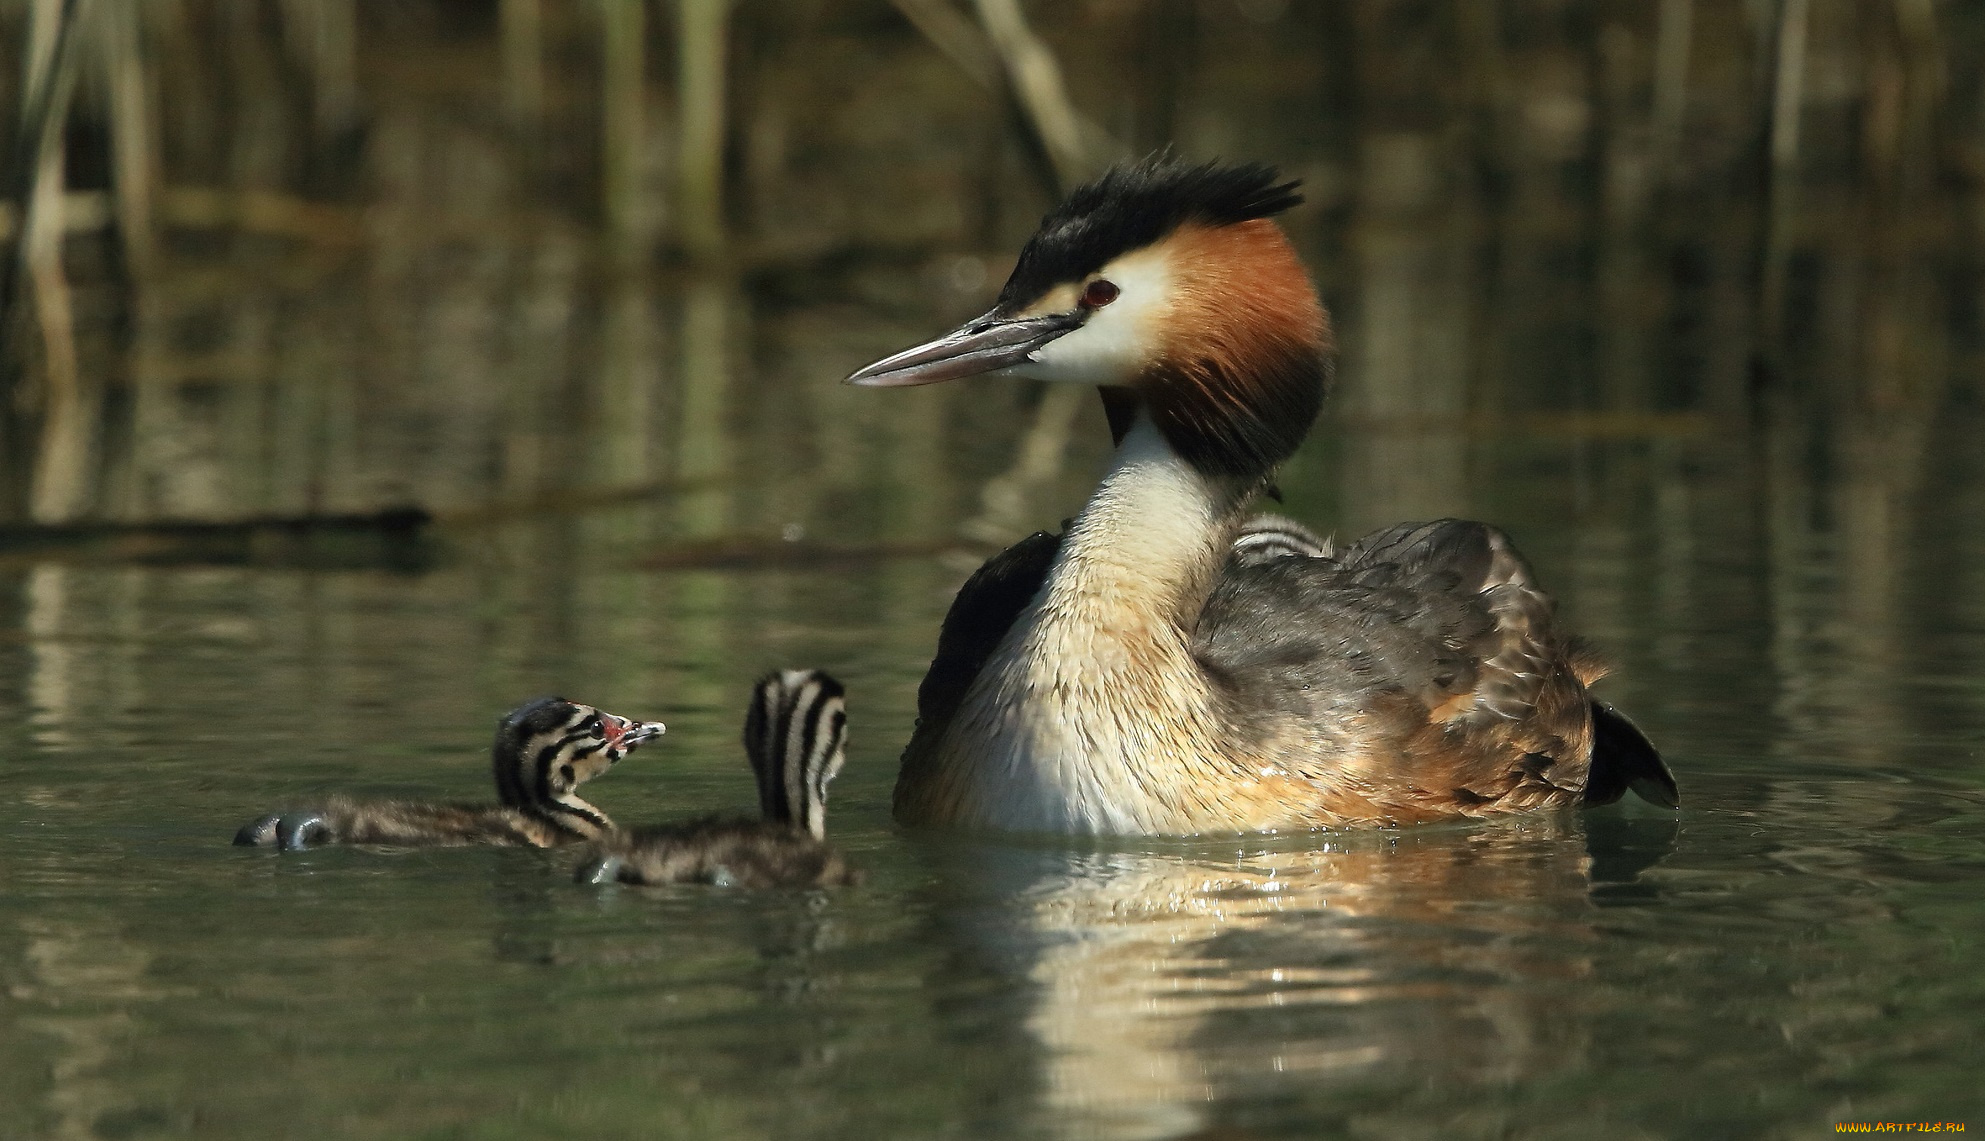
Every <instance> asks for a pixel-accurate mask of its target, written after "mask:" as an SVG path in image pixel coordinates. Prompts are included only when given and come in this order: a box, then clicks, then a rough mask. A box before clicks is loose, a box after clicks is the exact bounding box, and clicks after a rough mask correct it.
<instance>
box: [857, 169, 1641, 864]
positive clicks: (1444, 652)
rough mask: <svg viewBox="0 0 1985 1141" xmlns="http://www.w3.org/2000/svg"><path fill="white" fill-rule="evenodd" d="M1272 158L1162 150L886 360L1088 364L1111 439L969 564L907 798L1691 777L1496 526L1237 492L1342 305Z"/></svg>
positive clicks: (987, 809) (984, 810)
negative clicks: (1295, 221)
mask: <svg viewBox="0 0 1985 1141" xmlns="http://www.w3.org/2000/svg"><path fill="white" fill-rule="evenodd" d="M1296 185H1297V184H1296V183H1294V182H1280V181H1278V180H1277V176H1276V172H1275V171H1274V169H1273V168H1271V167H1267V166H1262V165H1254V164H1250V165H1222V164H1217V163H1209V164H1207V165H1204V166H1192V165H1188V164H1185V163H1183V162H1180V161H1178V160H1176V159H1173V158H1171V157H1169V156H1165V155H1158V156H1153V157H1151V158H1148V159H1146V160H1144V161H1142V162H1139V163H1135V164H1131V165H1126V166H1120V167H1117V168H1115V169H1112V170H1111V171H1109V172H1108V173H1106V174H1104V175H1103V176H1102V177H1101V178H1099V179H1097V180H1096V181H1095V182H1092V183H1090V184H1088V185H1087V186H1084V187H1082V188H1080V189H1078V190H1076V191H1075V192H1074V193H1072V194H1070V195H1069V196H1068V198H1067V200H1066V201H1064V202H1063V203H1062V204H1061V205H1060V206H1058V207H1057V208H1056V209H1055V210H1054V211H1053V212H1052V213H1050V214H1049V215H1048V216H1047V217H1046V218H1045V219H1044V220H1043V221H1042V223H1041V227H1040V229H1039V230H1038V231H1037V232H1036V233H1035V234H1034V236H1033V237H1032V238H1031V239H1029V240H1028V242H1027V244H1026V246H1025V248H1023V249H1022V250H1021V251H1020V258H1019V261H1018V263H1017V264H1016V265H1015V266H1014V269H1013V274H1012V276H1011V277H1009V278H1008V279H1007V282H1006V286H1005V288H1004V289H1002V290H1001V292H1000V295H999V300H998V303H997V304H996V305H995V306H994V308H993V309H992V311H991V312H989V313H987V314H985V315H984V316H982V317H979V318H977V319H976V320H973V321H971V322H968V323H967V324H965V325H963V326H962V327H960V328H958V329H957V330H955V331H953V332H951V333H949V334H947V335H945V336H943V337H940V338H938V339H937V340H934V341H931V342H929V343H927V344H923V345H918V346H916V347H914V348H911V349H907V350H905V351H903V352H900V353H897V354H896V355H894V356H891V357H889V358H887V359H885V360H881V361H878V362H876V363H875V364H872V365H869V366H868V367H867V368H864V369H861V370H860V371H858V372H856V373H855V374H854V375H852V376H850V377H849V378H848V380H849V382H850V383H853V384H859V385H871V386H877V387H889V386H898V385H912V384H928V383H931V382H934V381H940V380H951V379H954V378H958V377H965V376H973V375H977V374H981V373H997V374H999V375H1004V376H1019V377H1030V378H1035V379H1040V380H1048V381H1063V382H1074V383H1080V384H1093V385H1097V386H1098V387H1099V388H1100V389H1101V391H1102V395H1103V403H1104V409H1105V411H1106V413H1107V414H1108V417H1109V421H1110V429H1111V433H1112V435H1113V436H1114V437H1115V439H1116V443H1117V449H1116V454H1115V457H1114V458H1113V460H1112V462H1111V465H1110V469H1109V471H1108V473H1107V474H1106V475H1105V476H1104V477H1103V480H1102V482H1101V484H1100V485H1099V486H1098V487H1097V489H1096V491H1095V492H1094V493H1093V494H1092V495H1091V496H1090V497H1089V501H1088V503H1087V504H1086V505H1084V507H1083V508H1082V511H1081V512H1080V513H1079V514H1078V515H1077V516H1076V518H1075V519H1074V521H1073V522H1072V523H1071V524H1070V526H1069V528H1068V530H1067V533H1066V534H1065V535H1059V536H1057V535H1047V534H1036V535H1034V536H1032V537H1030V538H1028V539H1024V540H1022V541H1021V542H1019V543H1017V544H1015V545H1014V546H1013V547H1011V548H1009V549H1008V550H1007V551H1005V552H1003V553H1002V554H1000V555H997V556H995V557H994V558H992V559H991V560H990V561H988V562H987V563H986V564H985V566H983V567H981V568H980V569H979V571H978V572H977V573H976V574H975V575H974V576H973V577H972V578H971V580H970V581H968V582H967V583H966V584H965V586H964V588H963V589H962V590H960V591H959V593H958V597H957V600H956V601H955V602H954V603H953V604H952V607H951V612H950V614H948V615H947V616H946V618H945V623H944V628H943V631H942V633H940V635H939V637H938V649H937V655H936V658H935V660H934V661H933V662H932V663H931V668H930V672H929V674H927V675H926V677H925V678H924V683H923V686H922V688H921V689H920V690H919V692H918V715H919V716H918V721H917V728H916V732H915V734H914V735H913V736H912V738H911V740H910V743H909V746H908V748H906V749H905V750H904V754H903V767H902V773H901V775H900V777H899V778H898V780H897V784H896V798H895V807H896V815H897V817H898V819H900V820H902V821H904V822H906V823H919V824H921V823H935V824H951V825H962V826H975V827H987V828H1004V829H1023V830H1036V831H1052V832H1072V833H1102V834H1140V833H1194V832H1226V831H1255V830H1270V829H1280V828H1309V827H1320V826H1330V825H1342V824H1366V823H1372V824H1379V823H1389V824H1404V823H1412V822H1419V821H1429V820H1440V819H1450V818H1458V817H1480V816H1488V815H1495V814H1500V813H1507V812H1516V811H1522V810H1526V809H1533V808H1540V807H1545V806H1552V805H1568V804H1600V803H1607V802H1610V801H1612V800H1617V799H1618V798H1619V797H1620V796H1621V794H1622V793H1623V792H1624V791H1625V790H1626V789H1627V788H1629V787H1631V788H1632V789H1633V790H1634V791H1636V792H1637V793H1639V794H1640V795H1642V796H1643V797H1645V798H1647V799H1649V800H1651V801H1653V802H1655V803H1657V804H1662V805H1667V806H1673V805H1674V804H1675V803H1676V802H1677V797H1676V790H1675V783H1674V778H1673V777H1672V776H1670V775H1669V773H1668V770H1667V768H1666V766H1665V765H1663V763H1662V762H1661V759H1660V756H1659V755H1658V754H1657V753H1656V752H1655V751H1654V749H1653V747H1652V746H1651V745H1650V744H1649V743H1648V742H1647V739H1646V738H1645V737H1643V736H1642V735H1641V734H1640V731H1639V730H1638V729H1636V728H1635V727H1634V726H1633V725H1632V723H1631V722H1629V721H1627V719H1626V718H1625V717H1623V716H1621V715H1620V714H1619V713H1617V712H1615V711H1614V710H1612V709H1611V708H1610V707H1608V706H1606V705H1604V704H1602V703H1600V702H1598V701H1595V700H1594V699H1593V698H1592V697H1591V696H1590V695H1589V694H1588V693H1587V692H1586V686H1587V685H1588V684H1589V683H1590V682H1592V681H1594V680H1596V679H1597V678H1598V677H1599V676H1600V674H1601V673H1602V672H1603V670H1602V668H1601V667H1600V665H1599V664H1598V662H1597V661H1596V659H1595V658H1594V657H1593V656H1591V655H1590V654H1589V653H1587V652H1586V651H1584V650H1583V649H1582V648H1581V647H1580V646H1579V645H1578V643H1577V642H1576V641H1575V640H1574V639H1573V638H1572V637H1571V636H1570V635H1569V634H1568V633H1566V632H1565V631H1563V630H1561V629H1559V628H1558V626H1557V625H1556V624H1555V622H1554V620H1553V618H1552V603H1551V600H1550V598H1549V596H1547V595H1546V594H1545V593H1544V592H1543V591H1542V590H1541V589H1540V588H1539V587H1538V586H1537V585H1536V584H1535V581H1534V579H1533V576H1532V574H1531V572H1530V568H1529V567H1528V566H1526V565H1525V563H1524V561H1523V559H1522V557H1521V556H1520V555H1518V554H1517V553H1516V551H1515V549H1514V548H1513V547H1512V546H1511V544H1510V542H1509V540H1508V538H1507V537H1505V536H1504V535H1503V534H1502V532H1500V531H1498V530H1496V529H1495V528H1493V527H1489V526H1486V525H1484V524H1481V523H1470V522H1462V521H1459V520H1452V519H1448V520H1440V521H1438V522H1433V523H1414V524H1402V525H1400V526H1396V527H1393V528H1390V529H1387V530H1384V531H1380V532H1378V533H1376V534H1373V535H1368V536H1366V537H1365V538H1363V539H1361V540H1359V541H1358V542H1356V543H1353V544H1351V545H1349V546H1348V547H1342V548H1334V547H1332V546H1331V545H1330V544H1328V543H1326V542H1325V541H1323V540H1321V539H1318V538H1317V537H1316V536H1314V535H1312V534H1310V533H1309V532H1308V531H1306V530H1304V529H1303V528H1301V527H1300V526H1299V525H1296V524H1292V523H1289V522H1287V521H1286V520H1273V519H1270V520H1265V521H1257V522H1254V523H1250V522H1249V520H1248V505H1249V503H1250V502H1251V501H1252V500H1253V499H1254V498H1255V497H1256V495H1257V493H1259V492H1261V491H1262V490H1264V489H1265V488H1266V487H1268V486H1269V484H1268V481H1269V478H1270V474H1271V472H1272V470H1273V468H1274V467H1275V465H1276V464H1277V463H1279V462H1281V461H1282V460H1284V459H1286V458H1287V457H1288V456H1289V455H1290V454H1291V453H1293V452H1294V451H1295V450H1296V447H1297V446H1298V445H1299V444H1301V443H1302V440H1303V438H1304V437H1305V436H1306V435H1307V434H1308V433H1309V430H1310V426H1311V424H1312V422H1313V421H1314V420H1315V419H1316V416H1317V413H1318V411H1319V409H1320V407H1321V405H1322V402H1323V398H1324V394H1325V390H1326V389H1327V388H1328V386H1329V382H1330V376H1331V363H1330V362H1331V355H1332V349H1333V346H1332V339H1331V333H1330V325H1329V320H1328V318H1327V317H1326V316H1325V314H1324V311H1323V307H1322V305H1321V304H1320V303H1319V302H1318V300H1317V296H1316V291H1315V289H1314V288H1313V287H1312V286H1311V284H1310V281H1309V277H1308V275H1307V274H1306V273H1305V272H1304V269H1303V266H1302V263H1301V262H1300V261H1299V260H1298V259H1297V257H1296V253H1295V251H1294V249H1292V248H1291V246H1290V244H1289V241H1288V239H1287V238H1286V237H1285V236H1284V235H1283V233H1282V231H1281V229H1280V227H1278V226H1277V225H1276V224H1275V222H1273V221H1272V220H1270V219H1271V217H1272V216H1273V215H1275V214H1277V213H1279V212H1281V211H1283V210H1286V209H1288V208H1289V207H1290V206H1292V205H1295V204H1296V203H1297V202H1299V201H1300V200H1301V199H1300V197H1299V196H1298V195H1297V194H1296V193H1295V188H1296Z"/></svg>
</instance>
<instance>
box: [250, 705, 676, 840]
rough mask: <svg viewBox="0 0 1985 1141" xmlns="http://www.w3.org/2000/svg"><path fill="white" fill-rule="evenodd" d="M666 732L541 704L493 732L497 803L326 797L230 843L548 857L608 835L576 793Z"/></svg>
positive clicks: (588, 709)
mask: <svg viewBox="0 0 1985 1141" xmlns="http://www.w3.org/2000/svg"><path fill="white" fill-rule="evenodd" d="M664 729H665V727H664V726H663V725H662V723H661V722H659V721H630V720H628V719H627V718H625V717H619V716H616V715H614V714H612V713H604V712H601V711H600V710H598V709H595V708H593V707H592V706H590V705H580V704H578V703H577V702H572V701H567V700H565V699H564V698H562V697H541V698H538V699H537V700H535V701H529V702H526V703H524V704H523V705H520V706H518V707H517V708H516V709H513V710H511V711H510V712H509V713H507V714H505V715H504V717H503V720H502V721H500V722H498V723H497V726H496V740H495V743H494V744H493V745H492V746H491V747H490V764H491V769H492V771H493V772H494V774H495V777H496V795H497V798H498V800H499V801H500V803H497V804H436V803H429V802H425V801H406V800H354V799H352V798H350V797H344V796H333V797H331V798H330V799H329V800H326V801H325V802H324V803H323V804H321V805H318V806H315V807H311V808H301V809H292V810H290V811H287V812H273V813H270V814H268V815H266V816H263V817H261V818H259V819H257V820H255V821H253V822H251V823H249V824H248V825H246V826H244V827H243V828H242V829H241V831H240V832H238V833H236V835H235V837H234V842H235V843H236V844H239V845H242V846H244V847H263V848H267V847H274V848H278V849H281V850H282V851H295V850H297V849H300V848H309V847H316V846H319V845H323V844H386V845H393V846H396V847H429V846H439V845H464V844H495V845H504V846H509V847H524V848H551V847H556V846H558V845H560V844H571V843H575V842H577V841H581V840H592V839H597V838H598V837H601V836H604V835H606V834H607V833H609V832H611V831H612V830H613V821H611V820H609V819H608V818H607V815H606V813H604V812H602V811H600V810H599V809H598V808H596V807H594V806H593V805H592V804H589V803H587V802H586V801H585V800H583V799H581V798H580V796H579V794H578V791H577V790H578V788H579V786H580V785H582V784H584V783H586V782H587V781H589V780H592V779H593V778H594V777H596V776H599V775H600V774H601V773H604V772H606V771H607V770H608V769H610V768H612V767H613V766H614V765H616V764H618V763H619V762H620V759H621V758H622V757H624V756H626V755H627V753H628V751H629V750H631V749H633V748H634V747H635V746H637V745H639V744H641V743H642V742H643V741H647V740H649V739H651V738H654V737H659V736H661V735H662V733H663V732H664Z"/></svg>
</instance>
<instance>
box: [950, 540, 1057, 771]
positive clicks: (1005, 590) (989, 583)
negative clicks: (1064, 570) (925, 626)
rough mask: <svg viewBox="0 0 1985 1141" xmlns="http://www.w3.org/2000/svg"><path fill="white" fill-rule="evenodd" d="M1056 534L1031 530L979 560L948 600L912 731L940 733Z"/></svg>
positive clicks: (1034, 587) (1030, 590)
mask: <svg viewBox="0 0 1985 1141" xmlns="http://www.w3.org/2000/svg"><path fill="white" fill-rule="evenodd" d="M1060 550H1061V536H1060V535H1052V534H1049V533H1048V532H1046V531H1036V532H1034V533H1033V534H1031V535H1029V536H1027V537H1026V538H1024V539H1022V540H1020V541H1019V542H1017V543H1015V544H1013V545H1012V546H1010V547H1008V548H1006V549H1005V550H1003V551H1001V552H1000V553H998V554H996V555H994V556H993V557H992V558H989V559H987V560H986V561H985V564H984V565H982V566H981V567H979V569H978V570H976V571H973V572H972V577H971V578H968V579H966V580H965V585H964V586H962V587H959V588H958V597H956V598H954V599H952V600H951V609H950V610H949V611H948V612H946V614H945V616H944V627H943V628H942V629H941V630H939V631H938V635H937V654H936V656H935V657H933V658H932V659H931V663H930V671H929V672H928V673H926V674H924V681H923V684H922V685H921V686H918V687H917V734H918V735H919V736H922V735H924V734H926V733H935V732H941V731H942V730H943V728H944V726H945V725H946V724H947V723H949V722H950V720H951V717H952V714H954V713H956V712H957V711H958V704H959V703H960V702H962V701H963V700H965V691H966V690H967V689H968V688H970V687H971V684H972V679H973V678H975V677H978V676H979V671H980V670H982V669H984V668H985V665H986V662H987V660H988V659H990V658H991V657H992V655H993V651H994V650H996V649H998V648H999V642H1000V639H1001V638H1004V637H1005V636H1006V632H1007V630H1009V629H1011V628H1012V626H1013V622H1014V619H1016V618H1018V617H1020V612H1021V611H1022V610H1024V609H1026V606H1027V603H1028V602H1030V601H1032V600H1033V597H1034V596H1035V595H1036V594H1039V593H1040V591H1041V584H1042V583H1044V582H1046V581H1047V580H1048V568H1049V567H1051V566H1053V565H1054V561H1055V555H1056V554H1057V553H1058V552H1059V551H1060Z"/></svg>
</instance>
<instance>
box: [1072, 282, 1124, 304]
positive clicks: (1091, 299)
mask: <svg viewBox="0 0 1985 1141" xmlns="http://www.w3.org/2000/svg"><path fill="white" fill-rule="evenodd" d="M1122 292H1123V290H1121V289H1118V288H1117V287H1116V286H1115V285H1112V284H1111V283H1109V282H1107V281H1104V280H1103V279H1102V278H1100V277H1099V278H1097V279H1096V280H1094V281H1092V282H1090V283H1089V288H1087V289H1085V290H1083V291H1082V307H1083V308H1084V309H1101V308H1102V307H1103V306H1105V305H1108V304H1109V303H1110V302H1112V301H1115V300H1116V299H1117V294H1119V293H1122Z"/></svg>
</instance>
